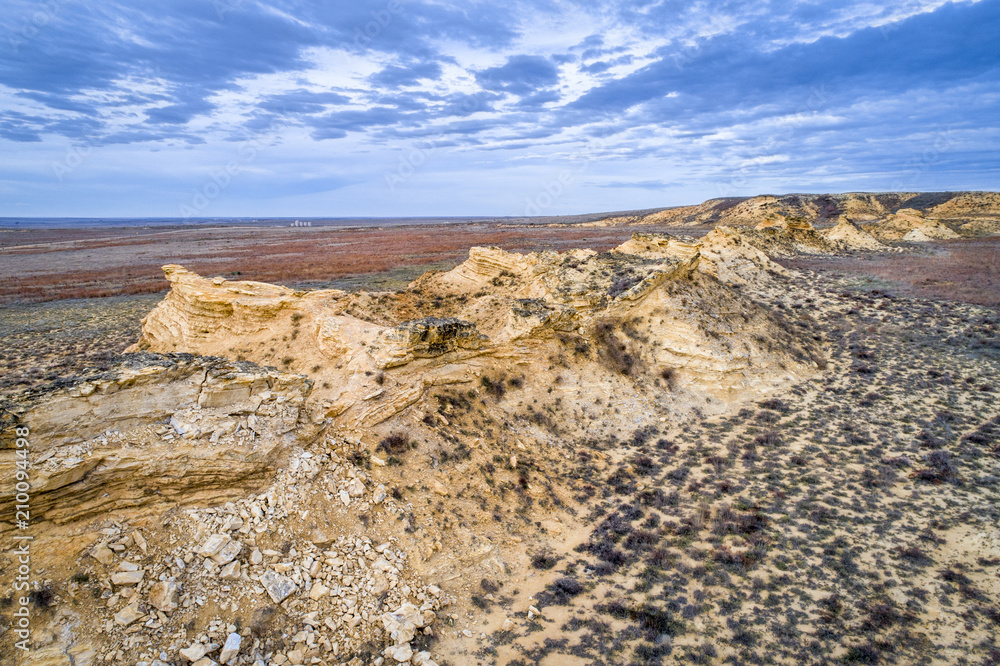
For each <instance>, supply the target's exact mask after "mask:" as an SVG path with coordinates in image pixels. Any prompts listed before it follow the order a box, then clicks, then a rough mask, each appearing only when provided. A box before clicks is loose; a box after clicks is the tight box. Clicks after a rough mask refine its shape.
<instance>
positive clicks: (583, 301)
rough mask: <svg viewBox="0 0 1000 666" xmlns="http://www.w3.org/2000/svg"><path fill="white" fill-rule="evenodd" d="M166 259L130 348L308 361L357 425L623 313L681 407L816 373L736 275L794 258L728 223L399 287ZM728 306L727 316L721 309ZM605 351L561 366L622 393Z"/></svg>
mask: <svg viewBox="0 0 1000 666" xmlns="http://www.w3.org/2000/svg"><path fill="white" fill-rule="evenodd" d="M794 233H799V234H807V235H809V234H812V235H815V232H814V231H812V230H810V229H804V230H795V231H794ZM164 271H165V273H166V274H167V276H168V279H170V281H171V285H172V288H171V293H170V294H169V295H168V296H167V298H165V299H164V301H163V302H162V303H161V304H160V305H159V306H158V307H157V308H156V309H154V310H153V311H152V312H151V313H150V314H149V315H148V316H147V317H146V319H145V320H144V325H143V335H142V338H141V340H140V342H139V343H138V344H137V345H136V347H135V348H134V349H133V351H140V350H150V351H156V352H171V351H175V350H182V349H183V350H187V351H192V352H196V353H200V354H206V355H224V356H229V357H236V358H246V359H248V360H252V361H254V362H256V363H259V364H262V365H272V366H278V367H281V368H282V369H283V370H287V371H292V372H297V373H300V374H304V375H307V376H309V377H310V378H312V379H313V380H314V381H315V382H316V387H315V388H314V390H313V391H312V393H311V397H310V401H309V402H310V407H309V409H310V410H313V411H314V412H315V413H316V414H317V418H320V416H322V417H323V418H328V419H331V420H332V421H333V422H335V423H337V424H340V425H342V426H344V427H350V428H353V427H368V426H371V425H374V424H376V423H380V422H382V421H385V420H387V419H389V418H391V417H392V416H393V415H395V414H398V413H400V412H402V411H403V410H405V409H407V408H409V407H410V406H411V405H415V404H417V403H418V402H419V401H421V400H422V399H424V398H425V397H426V395H427V393H428V391H429V390H431V389H432V388H433V387H435V386H447V385H452V384H455V383H458V384H462V383H465V384H473V383H474V382H475V381H476V379H477V378H478V377H481V376H482V375H483V374H485V373H490V372H494V371H504V370H506V369H509V368H510V367H516V366H519V365H522V364H523V365H532V364H537V362H538V359H539V358H546V357H552V356H553V355H555V356H559V355H561V354H564V353H565V352H564V351H563V349H564V348H565V345H567V344H570V341H571V340H579V341H580V342H579V343H574V344H577V346H578V347H580V348H581V349H582V348H583V346H584V345H586V346H590V345H592V344H593V337H592V336H593V335H594V330H595V327H597V326H598V325H599V324H601V323H602V322H607V321H611V322H614V324H615V326H618V327H620V328H619V329H618V330H619V332H618V333H617V334H616V338H615V340H617V343H612V344H613V345H622V346H623V347H627V348H628V349H630V350H631V351H630V352H628V353H627V354H626V355H627V356H628V357H629V359H631V360H630V361H629V363H630V364H631V365H630V366H629V369H628V373H633V372H634V373H638V372H639V370H638V369H639V368H640V367H643V368H646V370H644V372H646V373H649V374H652V375H655V374H656V372H658V370H657V368H663V367H669V368H671V372H673V373H675V375H676V377H678V378H680V379H679V380H678V381H679V385H681V386H684V387H686V389H687V392H686V393H682V395H684V396H685V398H684V400H683V401H681V402H680V403H679V404H678V408H681V409H687V408H690V407H693V406H695V405H699V404H700V405H702V406H704V405H705V404H706V403H705V400H706V399H708V400H710V401H713V405H714V408H715V409H718V408H722V407H724V405H725V404H727V403H728V402H730V401H732V400H734V399H737V396H739V395H741V394H743V393H745V392H746V391H747V390H750V391H753V390H754V389H753V387H754V386H765V385H770V382H772V381H773V380H774V379H775V378H776V377H779V376H785V375H787V374H788V372H787V369H791V368H799V367H800V364H803V363H804V364H805V365H804V366H801V369H800V370H797V371H801V372H806V373H808V372H810V370H809V369H808V366H809V365H811V364H812V363H813V362H814V361H813V360H811V359H812V358H813V357H814V356H815V354H814V353H813V352H805V351H804V350H803V345H801V344H797V345H791V346H786V347H785V348H784V349H782V345H781V344H778V343H775V342H772V340H776V336H777V337H781V336H783V335H786V333H785V332H783V331H782V326H781V324H780V323H779V322H777V321H776V320H774V319H773V317H772V315H771V314H770V313H768V311H767V310H766V309H765V308H763V307H761V306H760V305H759V304H757V303H754V302H753V301H752V300H751V299H749V298H747V297H746V296H745V295H742V294H740V293H739V292H738V291H736V290H734V289H733V288H734V287H739V286H740V285H745V284H747V283H750V282H757V281H767V280H771V279H774V278H775V277H780V276H782V275H784V273H785V272H784V270H783V269H781V268H780V267H779V266H777V265H776V264H774V263H773V262H771V261H770V260H769V259H768V258H767V256H766V255H765V254H764V253H763V252H762V251H761V250H760V249H759V247H758V246H757V245H756V244H755V243H753V242H751V241H749V240H747V239H746V238H745V237H744V236H743V235H741V234H739V233H737V232H735V231H733V230H726V229H721V230H718V231H716V232H713V233H712V234H710V235H709V236H708V237H706V238H705V239H704V240H703V241H700V242H691V241H688V240H681V239H675V238H666V237H657V236H636V237H634V238H633V239H632V240H630V241H628V242H627V243H625V244H624V245H622V246H621V247H619V248H617V249H616V250H615V251H614V252H609V253H603V254H598V253H595V252H593V251H590V250H577V251H571V252H565V253H555V252H540V253H532V254H527V255H521V254H516V253H510V252H505V251H503V250H499V249H496V248H472V250H471V251H470V253H469V258H468V259H467V260H466V261H465V262H463V263H462V264H460V265H458V266H457V267H455V268H454V269H453V270H451V271H447V272H431V273H428V274H426V275H424V276H422V277H421V278H419V279H418V280H416V281H415V282H414V283H413V284H412V285H410V287H409V288H408V289H406V290H404V291H402V292H394V293H388V292H386V293H366V292H361V293H355V294H347V293H344V292H339V291H333V290H326V291H318V292H296V291H293V290H290V289H286V288H283V287H277V286H273V285H264V284H260V283H253V282H232V281H227V280H224V279H222V278H216V279H214V280H210V279H206V278H201V277H199V276H196V275H194V274H193V273H190V272H188V271H186V270H184V269H183V268H180V267H178V266H167V267H165V268H164ZM717 312H724V313H727V314H725V315H713V316H710V315H709V313H717ZM734 317H735V318H736V319H734ZM629 322H631V323H629ZM639 322H641V324H640V323H639ZM602 325H603V324H602ZM762 340H763V341H767V343H764V342H761V341H762ZM604 342H605V343H607V342H609V340H605V341H604ZM804 346H806V347H808V346H809V344H806V345H804ZM623 353H624V352H623ZM615 355H616V356H617V353H616V354H615ZM605 360H606V359H605ZM607 365H608V364H607V363H606V362H603V361H602V358H601V356H600V354H599V353H598V350H593V351H592V352H590V353H588V355H586V356H582V355H580V354H577V355H575V358H574V362H573V363H567V364H566V367H565V368H564V369H563V370H562V374H563V375H564V377H567V378H568V377H572V376H576V375H578V374H581V375H582V374H588V375H589V374H590V373H592V372H594V371H596V372H597V373H598V376H599V377H601V379H599V382H598V383H599V384H608V385H609V387H608V388H607V390H609V391H610V390H611V388H610V386H612V385H614V386H617V385H619V384H620V383H621V380H622V377H621V376H622V375H623V374H628V373H623V372H621V371H620V370H621V369H620V368H619V369H618V370H616V369H614V368H611V369H610V370H609V369H608V367H606V366H607ZM552 374H553V376H555V375H556V374H559V373H558V372H555V371H553V373H552ZM545 375H546V373H538V381H539V382H540V385H544V382H545V381H547V380H548V378H546V376H545ZM632 381H640V379H639V378H638V376H636V377H635V378H634V379H633V380H632ZM587 383H589V384H593V381H592V380H589V381H588V382H587ZM673 400H674V401H675V402H676V401H677V397H676V396H675V397H674V398H673Z"/></svg>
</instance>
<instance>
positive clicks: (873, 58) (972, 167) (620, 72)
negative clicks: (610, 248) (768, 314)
mask: <svg viewBox="0 0 1000 666" xmlns="http://www.w3.org/2000/svg"><path fill="white" fill-rule="evenodd" d="M998 35H1000V0H982V1H980V2H957V3H951V2H941V1H939V0H902V1H899V2H884V3H866V2H858V3H843V2H839V1H838V2H830V1H826V0H816V1H812V2H793V1H790V0H775V1H767V0H762V1H759V2H753V3H748V2H726V1H720V2H712V1H704V2H698V1H695V2H691V1H685V2H679V1H678V2H675V1H673V0H661V1H645V0H620V1H618V2H593V1H592V0H575V1H574V0H543V1H539V2H519V1H517V0H513V1H511V2H504V3H497V2H493V1H490V2H479V1H477V0H470V1H467V2H462V3H452V2H440V1H438V2H431V1H419V0H385V1H383V0H374V1H368V0H352V1H351V2H339V1H338V2H302V1H295V0H284V1H280V0H279V1H276V2H257V1H255V0H158V1H157V2H142V3H140V2H118V1H115V0H105V1H102V2H93V1H83V0H41V1H39V0H35V1H33V2H22V1H21V0H6V2H5V3H4V11H3V14H2V16H0V216H80V217H84V216H197V217H217V216H358V215H361V216H404V215H405V216H409V215H429V216H434V215H524V214H563V213H579V212H593V211H608V210H626V209H637V208H649V207H656V206H667V205H676V204H683V203H697V202H700V201H702V200H704V199H708V198H712V197H717V196H734V195H749V194H757V193H763V192H771V193H782V192H839V191H852V190H868V191H877V190H889V189H894V190H895V189H901V190H937V189H1000V182H998V176H1000V122H998V118H1000V38H998V37H997V36H998Z"/></svg>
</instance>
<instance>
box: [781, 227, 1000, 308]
mask: <svg viewBox="0 0 1000 666" xmlns="http://www.w3.org/2000/svg"><path fill="white" fill-rule="evenodd" d="M927 249H928V250H930V251H931V254H911V253H905V254H879V255H856V256H849V257H808V256H804V257H796V258H793V259H787V260H781V262H780V263H782V264H783V265H785V266H787V267H788V268H795V269H806V270H815V271H829V272H834V273H841V274H862V275H867V276H870V277H872V278H877V279H879V280H885V281H886V282H891V283H894V284H895V285H897V288H898V289H899V291H900V292H901V293H903V294H908V295H911V296H919V297H922V298H935V299H943V300H951V301H962V302H965V303H975V304H977V305H986V306H991V307H1000V237H997V236H993V237H989V238H975V239H959V240H953V241H938V242H935V243H929V244H928V245H927Z"/></svg>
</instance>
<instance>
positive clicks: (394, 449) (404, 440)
mask: <svg viewBox="0 0 1000 666" xmlns="http://www.w3.org/2000/svg"><path fill="white" fill-rule="evenodd" d="M378 448H380V449H381V450H383V451H385V452H386V453H388V454H390V455H399V454H401V453H406V452H407V451H409V450H410V438H409V437H407V436H406V435H404V434H403V433H401V432H394V433H391V434H390V435H389V436H388V437H386V438H385V439H383V440H382V441H381V442H379V443H378Z"/></svg>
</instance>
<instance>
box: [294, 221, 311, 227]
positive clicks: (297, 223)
mask: <svg viewBox="0 0 1000 666" xmlns="http://www.w3.org/2000/svg"><path fill="white" fill-rule="evenodd" d="M312 225H313V223H312V222H310V221H309V220H306V221H305V222H301V221H299V220H295V221H294V222H292V223H291V224H290V225H288V226H290V227H311V226H312Z"/></svg>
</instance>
